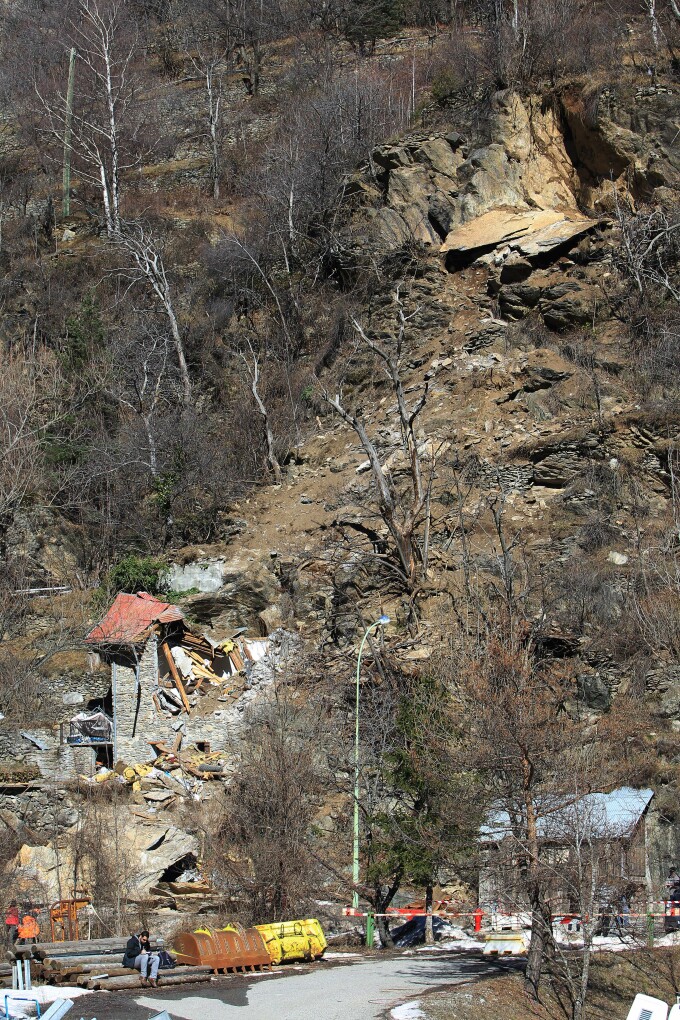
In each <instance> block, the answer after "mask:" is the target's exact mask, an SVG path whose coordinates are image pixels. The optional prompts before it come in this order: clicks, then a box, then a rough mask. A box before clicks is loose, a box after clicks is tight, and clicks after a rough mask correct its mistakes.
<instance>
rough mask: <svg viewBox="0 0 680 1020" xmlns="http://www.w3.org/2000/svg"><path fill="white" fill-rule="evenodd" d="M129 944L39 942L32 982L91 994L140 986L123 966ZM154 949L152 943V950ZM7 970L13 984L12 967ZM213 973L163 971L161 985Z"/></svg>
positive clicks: (202, 970) (109, 941)
mask: <svg viewBox="0 0 680 1020" xmlns="http://www.w3.org/2000/svg"><path fill="white" fill-rule="evenodd" d="M126 945H127V939H91V940H89V941H81V942H50V943H46V942H42V943H38V944H37V945H35V946H33V962H32V966H31V973H32V977H33V980H34V981H42V982H44V983H45V984H50V985H70V986H73V985H77V986H79V987H80V988H87V989H88V990H89V991H98V990H100V989H108V990H110V991H118V990H119V989H122V988H137V987H140V986H141V976H140V974H139V971H136V970H132V969H131V968H129V967H124V966H123V962H122V960H123V954H124V952H125V946H126ZM154 948H156V947H155V944H154V943H153V942H152V943H151V949H152V951H153V949H154ZM7 969H8V972H9V975H10V977H9V981H10V984H11V968H10V967H8V968H7ZM0 973H1V971H0ZM211 974H212V969H211V968H210V967H191V966H178V967H174V968H173V969H172V970H171V969H167V970H160V971H159V972H158V983H159V985H179V984H185V983H193V982H197V981H208V980H209V979H210V976H211Z"/></svg>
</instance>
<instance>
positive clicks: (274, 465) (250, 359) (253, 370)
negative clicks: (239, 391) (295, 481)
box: [240, 341, 282, 485]
mask: <svg viewBox="0 0 680 1020" xmlns="http://www.w3.org/2000/svg"><path fill="white" fill-rule="evenodd" d="M248 351H249V355H250V356H248V355H247V354H245V353H244V352H243V351H242V352H241V353H240V358H241V360H242V361H243V364H244V365H245V366H246V371H247V373H248V378H249V379H250V390H251V392H252V394H253V399H254V400H255V403H256V404H257V409H258V411H259V412H260V415H261V417H262V425H263V428H264V436H265V442H266V444H267V461H268V463H269V466H270V468H271V469H272V472H273V474H274V479H275V481H276V484H277V485H280V484H281V481H282V477H281V465H280V464H279V462H278V459H277V456H276V452H275V449H274V433H273V432H272V428H271V424H270V421H269V412H268V410H267V405H266V404H265V403H264V401H263V399H262V397H261V395H260V390H259V382H260V364H259V361H258V358H257V354H256V353H255V351H254V349H253V345H252V344H251V343H250V341H248Z"/></svg>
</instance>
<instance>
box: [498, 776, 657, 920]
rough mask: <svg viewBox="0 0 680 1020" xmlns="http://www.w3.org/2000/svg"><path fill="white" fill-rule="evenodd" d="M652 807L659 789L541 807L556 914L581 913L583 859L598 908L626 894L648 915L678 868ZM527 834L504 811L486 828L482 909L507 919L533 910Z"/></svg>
mask: <svg viewBox="0 0 680 1020" xmlns="http://www.w3.org/2000/svg"><path fill="white" fill-rule="evenodd" d="M653 800H654V792H653V790H647V789H644V790H636V789H633V788H631V787H621V788H619V789H616V790H612V791H611V792H610V793H589V794H586V795H585V796H583V797H580V798H578V799H576V800H575V801H574V802H571V803H565V804H563V805H556V806H550V805H549V804H544V805H542V806H541V808H540V811H541V813H540V815H539V818H538V826H537V827H538V835H539V840H540V859H541V865H542V870H543V875H544V879H545V882H546V886H547V894H548V896H549V899H550V903H551V909H552V911H553V913H568V912H572V911H576V912H578V911H579V909H580V908H581V907H582V905H581V904H579V903H578V902H577V899H578V896H577V894H576V888H577V882H576V880H575V875H576V871H577V864H578V863H579V862H578V861H577V857H578V856H579V855H580V857H581V861H580V863H581V865H582V866H583V868H584V869H585V870H586V872H587V873H588V874H589V875H591V876H592V880H593V887H594V890H595V902H596V905H597V904H598V902H600V901H601V902H603V901H604V900H605V899H607V897H612V898H614V899H615V898H616V897H620V896H621V895H624V894H625V895H626V896H627V897H628V900H629V902H631V901H633V903H634V905H635V906H637V907H639V908H640V909H641V910H643V911H644V910H646V909H647V907H648V906H649V905H650V904H652V903H654V902H655V901H658V900H660V899H663V893H664V879H665V876H666V875H667V873H668V868H669V867H670V866H673V865H674V864H675V860H674V858H673V857H672V853H673V852H674V848H673V846H672V844H669V842H668V826H667V825H666V824H665V822H664V819H663V818H662V817H661V816H660V814H659V812H657V811H656V810H655V809H654V804H653ZM523 831H524V824H523V821H522V819H521V818H519V819H518V820H517V822H516V823H515V824H514V825H513V823H512V822H511V819H510V816H509V814H508V812H507V811H505V810H497V811H494V812H492V813H491V814H490V815H489V816H488V817H487V819H486V821H485V823H484V825H483V826H482V828H481V831H480V850H481V854H482V859H483V864H482V867H481V868H480V872H479V902H480V905H482V907H483V908H485V909H498V910H500V911H501V912H508V913H514V912H516V911H517V910H523V909H525V908H526V906H527V902H526V896H525V894H524V892H523V887H522V874H521V867H522V862H523V859H524V856H525V854H524V849H523V848H524V841H523V839H522V836H521V833H522V832H523ZM674 832H675V830H674V827H673V829H672V834H673V835H674Z"/></svg>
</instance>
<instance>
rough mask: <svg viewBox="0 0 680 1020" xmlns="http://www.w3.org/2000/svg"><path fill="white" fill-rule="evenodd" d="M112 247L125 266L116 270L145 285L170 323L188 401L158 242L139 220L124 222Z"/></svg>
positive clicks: (188, 388)
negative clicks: (123, 259)
mask: <svg viewBox="0 0 680 1020" xmlns="http://www.w3.org/2000/svg"><path fill="white" fill-rule="evenodd" d="M111 240H112V242H113V245H114V248H115V249H116V250H118V251H120V252H121V253H122V254H123V255H124V256H125V265H124V266H122V267H120V268H119V270H118V272H119V273H120V274H121V275H122V276H123V277H127V278H128V279H129V280H130V281H131V283H136V282H138V281H141V282H143V283H145V284H146V285H147V287H149V289H150V290H151V292H152V294H153V295H154V297H155V298H156V300H157V301H158V303H159V304H160V306H161V308H162V310H163V312H164V313H165V316H166V318H167V320H168V324H169V326H170V334H171V336H172V341H173V344H174V347H175V353H176V356H177V365H178V368H179V373H180V379H181V385H182V400H183V403H185V404H188V403H189V401H190V400H191V377H190V375H189V367H188V365H187V360H186V355H185V353H184V341H183V339H182V332H181V330H180V326H179V321H178V318H177V313H176V311H175V304H174V295H173V288H172V284H171V283H170V280H169V279H168V274H167V272H166V269H165V263H164V261H163V253H162V249H161V246H160V244H159V243H158V241H157V240H156V239H155V238H154V236H153V234H152V233H151V231H149V230H148V229H147V228H146V227H145V226H144V225H143V224H142V223H139V222H134V223H129V222H128V223H124V224H122V225H121V226H120V227H119V229H117V230H116V231H115V232H114V234H113V235H112V238H111Z"/></svg>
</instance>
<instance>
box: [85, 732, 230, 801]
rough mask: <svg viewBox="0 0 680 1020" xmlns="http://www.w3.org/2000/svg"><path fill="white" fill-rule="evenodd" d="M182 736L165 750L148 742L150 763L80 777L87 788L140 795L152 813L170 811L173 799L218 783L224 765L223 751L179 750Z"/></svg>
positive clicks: (122, 765)
mask: <svg viewBox="0 0 680 1020" xmlns="http://www.w3.org/2000/svg"><path fill="white" fill-rule="evenodd" d="M181 742H182V734H181V733H178V734H177V738H176V740H175V743H174V744H173V746H172V747H168V745H167V744H165V743H164V742H163V741H162V740H157V741H153V742H151V747H152V749H153V752H154V753H153V756H152V758H151V760H150V761H148V762H144V763H139V764H135V765H128V764H126V763H125V762H123V761H119V762H116V764H115V765H114V767H113V768H112V769H107V768H102V769H100V770H99V771H98V772H97V773H96V774H95V775H94V776H92V777H88V776H81V777H80V778H81V780H83V781H84V782H86V783H88V784H91V783H95V784H101V783H110V782H115V783H122V784H126V785H128V786H130V787H131V788H132V792H133V793H135V794H141V798H140V800H138V801H137V802H138V803H141V800H142V799H143V800H144V801H146V802H147V803H148V804H149V805H150V806H152V807H153V808H154V809H155V810H158V809H159V808H169V807H172V806H173V805H174V804H175V803H176V802H177V798H178V797H179V798H182V797H187V796H196V794H198V793H199V791H200V789H201V786H202V784H203V782H206V781H208V782H209V781H214V780H216V779H220V778H221V777H222V775H223V774H224V769H225V766H226V764H227V754H226V752H225V751H212V752H211V751H210V746H209V745H208V744H205V743H204V744H203V745H202V746H201V747H200V748H199V747H197V746H196V745H191V744H190V745H189V746H188V747H186V748H184V749H181Z"/></svg>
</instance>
